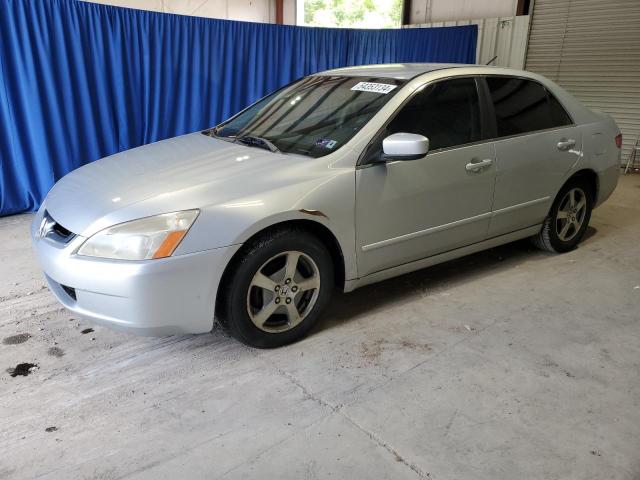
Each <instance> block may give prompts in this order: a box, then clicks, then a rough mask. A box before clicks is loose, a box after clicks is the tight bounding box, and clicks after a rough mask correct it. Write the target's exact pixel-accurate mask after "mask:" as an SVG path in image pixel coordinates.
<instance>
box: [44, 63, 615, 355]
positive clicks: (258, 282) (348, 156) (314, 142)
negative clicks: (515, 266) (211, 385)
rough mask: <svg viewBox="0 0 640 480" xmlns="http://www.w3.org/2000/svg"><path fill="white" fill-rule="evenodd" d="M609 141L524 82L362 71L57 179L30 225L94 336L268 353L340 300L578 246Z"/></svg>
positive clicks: (561, 102)
mask: <svg viewBox="0 0 640 480" xmlns="http://www.w3.org/2000/svg"><path fill="white" fill-rule="evenodd" d="M620 145H621V136H620V131H619V129H618V128H617V126H616V124H615V123H614V121H613V120H612V119H611V118H610V117H609V116H607V115H606V114H603V113H600V112H595V111H592V110H589V109H588V108H586V107H585V106H583V105H581V104H580V103H579V102H578V101H577V100H576V99H575V98H574V97H572V96H571V95H570V94H568V93H567V92H566V91H564V90H563V89H561V88H560V87H558V86H557V85H555V84H554V83H553V82H551V81H549V80H547V79H545V78H544V77H541V76H539V75H535V74H532V73H528V72H523V71H517V70H509V69H503V68H495V67H484V66H468V65H439V64H405V65H372V66H363V67H352V68H343V69H337V70H331V71H327V72H322V73H318V74H316V75H312V76H309V77H305V78H302V79H301V80H298V81H296V82H294V83H292V84H290V85H288V86H286V87H284V88H282V89H280V90H278V91H276V92H274V93H272V94H271V95H268V96H267V97H265V98H263V99H261V100H259V101H258V102H256V103H255V104H253V105H251V106H249V107H248V108H247V109H245V110H243V111H242V112H240V113H238V114H237V115H235V116H234V117H232V118H231V119H229V120H227V121H225V122H223V123H221V124H220V125H218V126H216V127H214V128H211V129H208V130H205V131H203V132H197V133H193V134H190V135H185V136H182V137H177V138H172V139H169V140H165V141H162V142H158V143H154V144H151V145H146V146H143V147H140V148H136V149H133V150H129V151H126V152H122V153H119V154H116V155H113V156H111V157H108V158H104V159H102V160H99V161H97V162H94V163H91V164H89V165H86V166H84V167H82V168H79V169H78V170H75V171H74V172H71V173H70V174H68V175H67V176H65V177H64V178H63V179H62V180H60V181H59V182H58V183H57V184H56V185H55V186H54V187H53V189H52V190H51V192H50V193H49V195H48V196H47V198H46V200H45V201H44V203H43V205H42V206H41V208H40V210H39V211H38V213H37V215H36V216H35V219H34V221H33V225H32V237H33V242H34V246H35V250H36V252H37V256H38V259H39V261H40V264H41V266H42V268H43V270H44V273H45V276H46V279H47V281H48V283H49V286H50V288H51V291H52V292H53V293H54V294H55V295H56V297H57V298H58V299H59V300H60V302H61V303H62V304H63V305H64V306H66V307H67V308H68V309H70V310H72V311H74V312H76V313H77V314H79V315H82V316H84V317H86V318H89V319H91V320H93V321H95V322H97V323H101V324H104V325H107V326H110V327H116V328H121V329H126V330H128V331H132V332H136V333H141V334H148V335H167V334H176V333H203V332H209V331H210V330H211V329H212V327H213V322H214V320H215V319H217V320H218V321H219V322H220V323H221V324H222V325H223V326H224V327H226V328H227V329H228V330H229V332H231V334H233V335H234V336H235V337H236V338H238V339H239V340H241V341H243V342H245V343H247V344H250V345H254V346H257V347H274V346H279V345H283V344H286V343H289V342H292V341H295V340H297V339H300V338H301V337H303V336H304V335H305V334H307V333H308V332H309V330H310V329H311V328H312V327H313V325H314V324H315V323H316V322H317V321H318V319H319V317H320V315H321V312H322V310H323V309H324V308H325V307H326V305H327V304H328V302H329V301H330V298H331V293H332V290H333V289H334V288H335V287H337V288H338V289H340V290H343V291H351V290H353V289H355V288H358V287H361V286H363V285H366V284H370V283H373V282H377V281H380V280H384V279H387V278H390V277H395V276H397V275H401V274H404V273H407V272H410V271H413V270H417V269H421V268H424V267H427V266H429V265H433V264H436V263H440V262H444V261H447V260H450V259H453V258H456V257H460V256H463V255H467V254H470V253H473V252H477V251H479V250H483V249H486V248H490V247H493V246H496V245H499V244H503V243H507V242H511V241H514V240H518V239H521V238H525V237H531V238H532V239H533V241H534V242H535V244H537V245H538V246H540V247H541V248H544V249H546V250H549V251H552V252H565V251H568V250H571V249H572V248H574V247H575V246H576V244H577V243H578V242H579V241H580V240H581V238H582V237H583V235H584V232H585V230H586V228H587V225H588V223H589V217H590V215H591V210H592V209H593V208H595V207H596V206H598V205H599V204H601V203H602V202H603V201H605V200H606V199H607V198H608V197H609V195H610V194H611V192H612V191H613V189H614V188H615V186H616V183H617V180H618V174H619V163H620Z"/></svg>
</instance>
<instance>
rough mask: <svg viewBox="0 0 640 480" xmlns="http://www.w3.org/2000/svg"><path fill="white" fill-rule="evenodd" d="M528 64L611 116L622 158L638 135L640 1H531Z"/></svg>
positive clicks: (639, 117) (624, 159)
mask: <svg viewBox="0 0 640 480" xmlns="http://www.w3.org/2000/svg"><path fill="white" fill-rule="evenodd" d="M526 69H527V70H531V71H533V72H537V73H540V74H542V75H544V76H546V77H548V78H550V79H552V80H553V81H555V82H557V83H558V84H560V85H561V86H563V87H564V88H566V89H567V90H568V91H570V92H571V93H572V94H574V95H575V96H576V97H577V98H579V99H580V100H581V101H582V102H583V103H584V104H585V105H587V106H589V107H591V108H597V109H599V110H602V111H604V112H607V113H608V114H610V115H611V116H613V117H614V118H615V120H616V122H617V123H618V125H619V126H620V129H621V130H622V135H623V140H624V144H623V152H622V158H623V163H626V161H627V158H628V157H627V156H628V154H629V151H630V149H631V146H632V145H633V144H635V142H636V140H637V138H638V136H639V135H640V0H535V2H534V10H533V19H532V21H531V30H530V36H529V45H528V47H527V60H526ZM638 162H640V159H638V160H637V163H638Z"/></svg>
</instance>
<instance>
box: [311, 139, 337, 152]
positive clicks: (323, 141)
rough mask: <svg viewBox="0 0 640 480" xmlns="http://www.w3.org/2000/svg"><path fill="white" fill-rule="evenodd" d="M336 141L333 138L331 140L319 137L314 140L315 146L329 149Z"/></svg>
mask: <svg viewBox="0 0 640 480" xmlns="http://www.w3.org/2000/svg"><path fill="white" fill-rule="evenodd" d="M336 143H338V142H336V141H335V140H331V139H330V138H319V139H318V140H316V147H324V148H328V149H329V150H331V149H332V148H333V147H335V146H336Z"/></svg>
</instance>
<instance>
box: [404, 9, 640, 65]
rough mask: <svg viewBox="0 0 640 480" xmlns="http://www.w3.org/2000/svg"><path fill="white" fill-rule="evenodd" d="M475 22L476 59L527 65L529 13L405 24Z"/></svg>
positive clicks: (411, 26) (501, 63)
mask: <svg viewBox="0 0 640 480" xmlns="http://www.w3.org/2000/svg"><path fill="white" fill-rule="evenodd" d="M639 1H640V0H639ZM474 24H475V25H478V47H477V49H476V63H479V64H483V65H484V64H486V63H487V62H488V61H489V60H491V59H492V58H493V57H497V58H496V59H495V60H494V61H493V62H492V63H491V65H497V66H500V67H510V68H524V59H525V53H526V50H527V35H528V33H529V16H528V15H521V16H518V17H500V18H482V19H478V20H451V21H448V22H431V23H421V24H417V25H405V28H413V27H451V26H456V25H474Z"/></svg>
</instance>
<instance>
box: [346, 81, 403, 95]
mask: <svg viewBox="0 0 640 480" xmlns="http://www.w3.org/2000/svg"><path fill="white" fill-rule="evenodd" d="M396 87H397V85H389V84H387V83H375V82H358V83H356V84H355V85H354V86H353V87H351V90H356V91H358V92H372V93H384V94H385V95H386V94H387V93H389V92H390V91H391V90H393V89H394V88H396Z"/></svg>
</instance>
